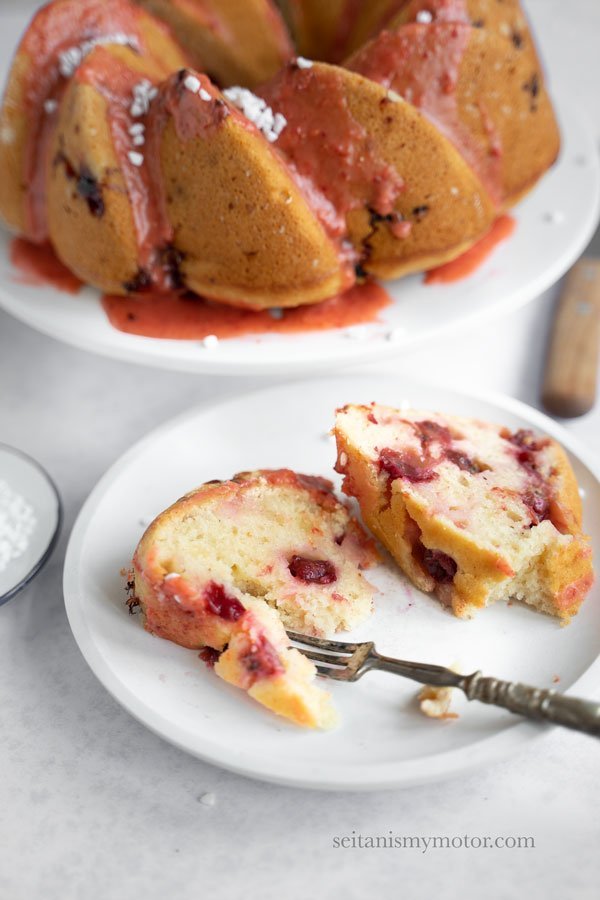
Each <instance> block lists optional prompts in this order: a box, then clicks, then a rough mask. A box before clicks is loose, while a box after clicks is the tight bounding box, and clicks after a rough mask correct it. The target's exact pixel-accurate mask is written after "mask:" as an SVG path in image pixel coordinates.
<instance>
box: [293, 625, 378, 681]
mask: <svg viewBox="0 0 600 900" xmlns="http://www.w3.org/2000/svg"><path fill="white" fill-rule="evenodd" d="M288 637H289V638H290V640H291V641H294V642H295V643H297V644H301V645H304V646H300V647H297V648H296V649H297V650H299V651H300V653H302V654H303V655H304V656H306V658H307V659H310V660H312V661H313V662H314V663H325V664H326V665H317V667H316V668H317V672H318V673H319V675H326V676H327V677H328V678H334V679H335V680H336V681H356V679H357V678H359V677H360V675H362V674H363V672H364V671H366V667H365V661H366V659H367V657H368V656H369V654H370V652H371V649H372V648H373V644H371V643H361V644H347V643H346V642H345V641H328V640H325V639H323V638H316V637H311V636H309V635H306V634H297V633H296V632H294V631H288ZM305 647H315V648H316V650H306V649H305ZM336 654H343V655H336Z"/></svg>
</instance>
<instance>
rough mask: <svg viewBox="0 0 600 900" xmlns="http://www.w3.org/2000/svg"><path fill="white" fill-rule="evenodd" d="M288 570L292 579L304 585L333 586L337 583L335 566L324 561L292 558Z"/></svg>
mask: <svg viewBox="0 0 600 900" xmlns="http://www.w3.org/2000/svg"><path fill="white" fill-rule="evenodd" d="M289 570H290V572H291V574H292V575H293V576H294V578H298V579H299V580H300V581H304V582H306V584H333V582H334V581H337V575H336V571H335V566H334V565H333V563H331V562H329V561H328V560H326V559H306V558H305V557H304V556H292V558H291V559H290V563H289Z"/></svg>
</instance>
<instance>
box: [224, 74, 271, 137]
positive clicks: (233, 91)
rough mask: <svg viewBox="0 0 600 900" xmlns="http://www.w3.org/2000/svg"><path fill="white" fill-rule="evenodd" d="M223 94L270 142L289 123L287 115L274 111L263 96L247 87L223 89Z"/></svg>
mask: <svg viewBox="0 0 600 900" xmlns="http://www.w3.org/2000/svg"><path fill="white" fill-rule="evenodd" d="M223 96H225V97H226V98H227V99H228V100H229V102H230V103H233V105H234V106H236V107H237V108H238V109H239V110H240V112H241V113H242V114H243V115H244V116H246V118H247V119H249V120H250V121H251V122H252V123H253V124H254V125H256V127H257V128H258V129H259V131H262V133H263V134H264V136H265V137H266V139H267V140H268V141H269V142H270V143H274V142H275V141H276V140H277V138H278V137H279V135H280V134H281V132H282V131H283V129H284V128H285V127H286V125H287V119H286V118H285V116H282V115H281V113H274V112H273V110H272V109H271V107H270V106H268V105H267V103H266V102H265V101H264V100H263V99H262V97H257V96H256V94H253V93H252V91H249V90H248V89H247V88H243V87H230V88H227V89H226V90H224V91H223Z"/></svg>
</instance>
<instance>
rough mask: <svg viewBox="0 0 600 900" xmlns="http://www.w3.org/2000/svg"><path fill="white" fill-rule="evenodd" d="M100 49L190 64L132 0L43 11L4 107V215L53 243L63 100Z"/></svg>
mask: <svg viewBox="0 0 600 900" xmlns="http://www.w3.org/2000/svg"><path fill="white" fill-rule="evenodd" d="M98 45H106V46H109V45H110V46H123V47H130V48H131V50H132V52H135V54H136V55H139V56H140V57H142V56H143V57H152V59H153V60H154V61H155V63H156V64H157V65H160V67H161V70H162V71H163V72H171V71H173V70H174V69H177V68H179V67H180V66H182V65H184V58H183V56H182V53H181V50H180V48H179V46H178V45H177V44H176V42H175V40H174V39H173V38H172V36H171V34H170V33H169V31H168V29H167V28H166V26H165V25H164V24H163V23H162V22H159V21H157V20H156V19H155V18H154V17H153V16H151V15H149V14H148V13H146V12H145V11H144V10H143V9H141V8H140V7H137V6H134V5H133V4H131V3H129V2H128V0H85V2H82V0H54V2H53V3H48V4H46V5H45V6H44V7H43V8H42V9H40V10H39V11H38V12H37V13H36V15H35V16H34V18H33V20H32V22H31V24H30V25H29V27H28V29H27V31H26V32H25V34H24V36H23V39H22V41H21V43H20V44H19V47H18V48H17V52H16V55H15V58H14V60H13V65H12V68H11V71H10V75H9V78H8V82H7V85H6V91H5V94H4V102H3V104H2V108H1V110H0V171H1V172H2V178H0V215H1V217H2V218H3V219H4V220H5V222H6V223H7V225H8V226H9V228H11V230H13V231H15V232H18V233H19V234H21V235H23V236H24V237H26V238H28V239H29V240H31V241H35V242H36V243H41V242H42V241H45V240H46V239H47V238H48V226H47V221H46V176H47V161H48V157H49V155H50V151H51V146H50V145H51V142H52V136H53V133H54V131H55V128H56V119H57V116H58V113H59V110H60V101H61V98H62V97H63V95H64V92H65V90H66V88H67V85H68V84H69V79H70V78H71V76H72V75H73V74H74V73H75V72H76V71H77V68H78V66H79V65H80V64H81V62H82V60H84V59H85V58H86V57H87V55H88V54H89V53H90V52H91V51H92V50H93V49H94V47H97V46H98ZM94 124H96V123H94ZM50 161H51V160H50Z"/></svg>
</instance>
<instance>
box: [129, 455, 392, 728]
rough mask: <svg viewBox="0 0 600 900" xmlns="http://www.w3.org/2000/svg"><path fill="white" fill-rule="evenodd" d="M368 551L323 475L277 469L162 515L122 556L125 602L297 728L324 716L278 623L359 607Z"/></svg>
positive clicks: (338, 615)
mask: <svg viewBox="0 0 600 900" xmlns="http://www.w3.org/2000/svg"><path fill="white" fill-rule="evenodd" d="M378 558H379V557H378V555H377V552H376V550H375V547H374V545H373V543H372V541H371V539H370V538H368V537H367V535H366V534H365V533H364V532H363V530H362V528H361V527H360V526H359V525H358V523H357V522H356V520H355V519H353V518H352V516H351V514H350V512H349V511H348V509H347V508H346V507H345V506H344V505H343V504H342V503H340V502H339V500H337V498H336V497H335V496H334V494H333V493H332V485H331V483H330V482H328V481H325V480H324V479H320V478H312V477H308V476H303V475H297V474H296V473H294V472H291V471H290V470H287V469H282V470H275V471H259V472H251V473H243V474H241V475H237V476H236V477H235V478H234V479H232V480H231V481H226V482H211V483H209V484H205V485H203V486H202V487H200V488H198V489H197V490H195V491H193V492H192V493H190V494H188V495H187V496H185V497H183V498H182V499H181V500H179V501H178V502H177V503H175V504H174V505H173V506H171V507H170V508H169V509H168V510H166V511H165V512H163V513H162V514H161V515H160V516H158V518H157V519H156V520H155V521H154V522H153V523H152V524H151V525H150V527H149V528H148V530H147V531H146V533H145V534H144V536H143V538H142V540H141V542H140V544H139V546H138V548H137V550H136V553H135V558H134V562H133V569H134V582H133V596H132V598H131V599H130V608H131V607H132V606H140V607H141V610H142V612H143V614H144V623H145V627H146V628H147V630H148V631H150V632H152V633H153V634H156V635H158V636H159V637H163V638H166V639H167V640H170V641H173V642H174V643H176V644H179V645H181V646H182V647H188V648H190V649H201V650H202V651H203V652H202V654H201V655H202V656H203V658H204V659H205V660H206V661H207V662H209V663H210V664H211V665H214V668H215V672H216V673H217V675H219V676H220V677H221V678H223V679H224V680H225V681H228V682H230V683H231V684H234V685H236V686H237V687H240V688H242V689H243V690H246V691H247V692H248V694H249V695H250V696H251V697H253V698H254V699H255V700H257V701H258V702H259V703H262V704H263V705H264V706H267V707H268V708H269V709H272V710H273V711H275V712H277V713H279V714H280V715H282V716H285V717H286V718H288V719H291V720H292V721H294V722H296V723H297V724H299V725H305V726H309V727H322V728H325V727H329V726H330V725H332V724H333V723H334V722H335V718H336V717H335V712H334V710H333V707H332V704H331V699H330V697H329V694H328V693H327V692H326V691H323V690H321V689H320V688H319V687H317V686H316V685H315V684H314V678H315V675H316V669H315V666H314V665H313V663H312V662H310V661H309V660H308V659H306V658H305V657H304V656H302V655H301V654H300V653H299V652H298V651H297V650H294V649H292V648H290V646H289V640H288V637H287V634H286V632H285V628H284V626H286V627H288V628H292V629H294V630H297V631H303V632H306V633H312V634H323V633H325V632H332V631H336V630H338V629H347V628H352V627H353V626H354V625H356V624H358V623H359V622H361V621H363V620H364V619H365V618H366V617H368V616H369V615H370V613H371V609H372V599H373V593H374V588H373V587H372V586H371V585H370V584H369V583H368V582H367V581H366V579H365V578H364V576H363V575H362V573H361V569H362V568H366V567H367V566H370V565H372V564H374V563H375V562H377V560H378Z"/></svg>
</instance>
